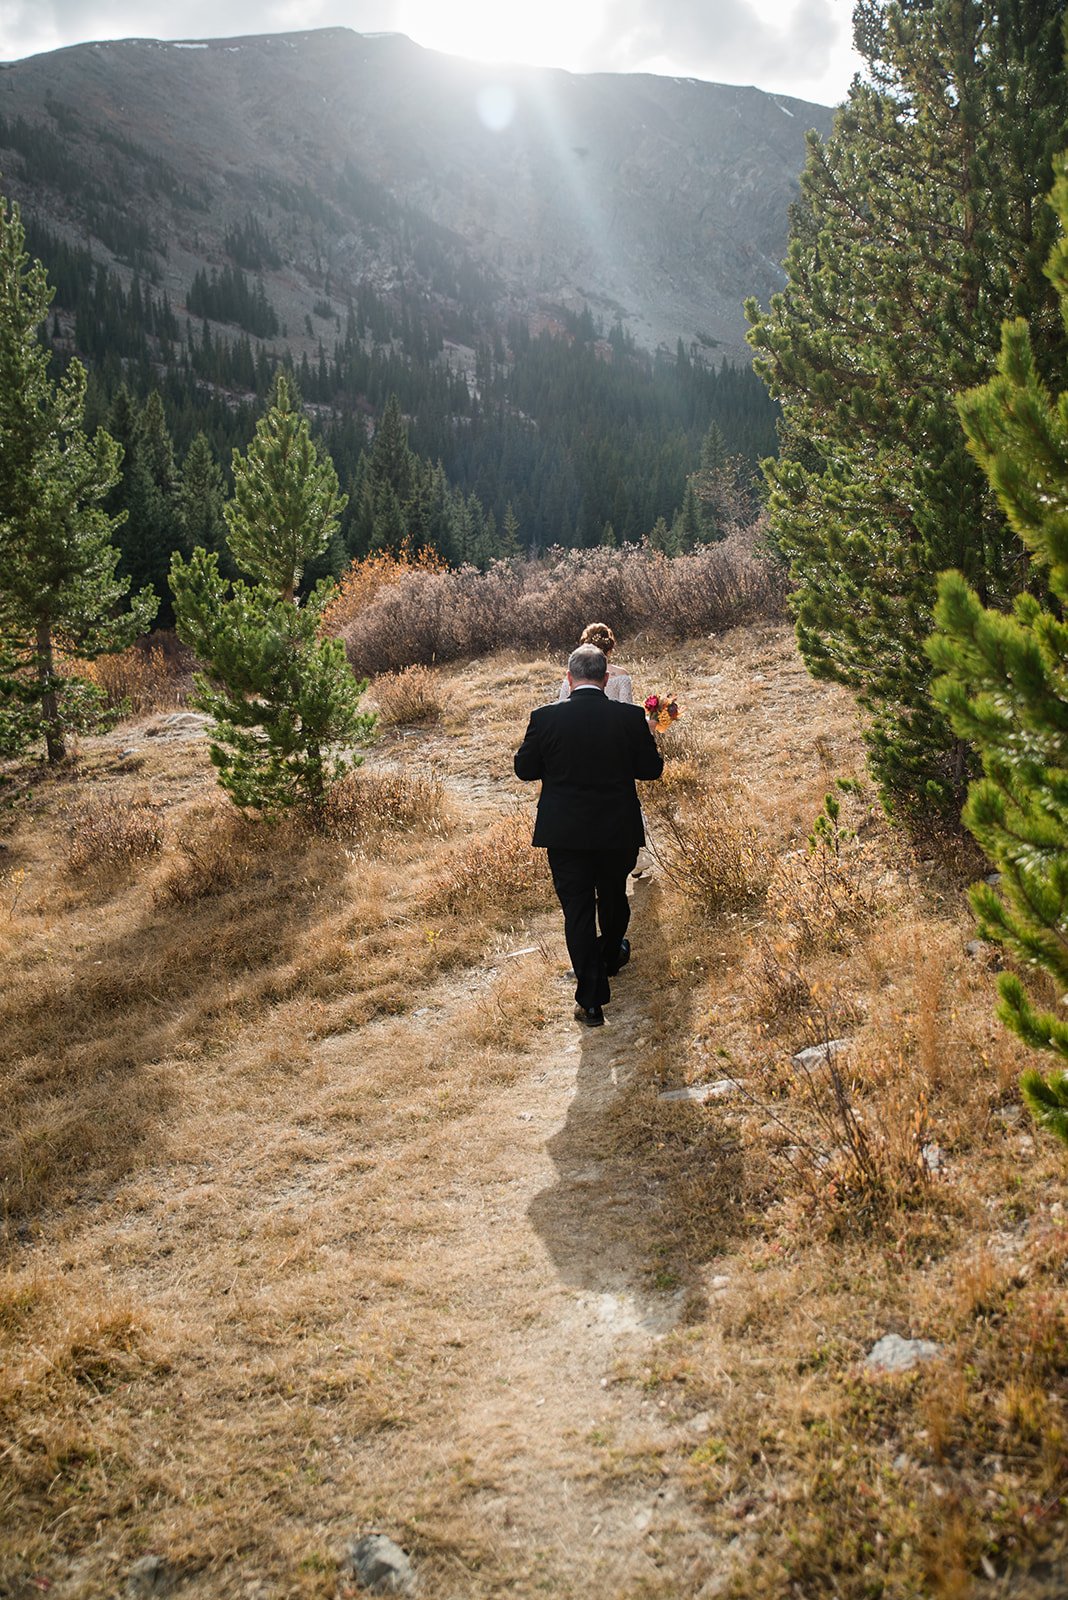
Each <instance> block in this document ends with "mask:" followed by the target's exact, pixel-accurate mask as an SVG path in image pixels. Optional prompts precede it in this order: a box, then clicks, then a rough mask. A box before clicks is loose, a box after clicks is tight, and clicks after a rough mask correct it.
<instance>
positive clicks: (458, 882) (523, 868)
mask: <svg viewBox="0 0 1068 1600" xmlns="http://www.w3.org/2000/svg"><path fill="white" fill-rule="evenodd" d="M551 899H552V880H551V878H550V877H549V868H548V864H547V861H546V857H545V851H544V850H535V849H534V847H533V845H532V844H531V842H530V819H529V817H526V816H514V817H502V818H501V820H500V821H499V822H495V823H493V824H492V826H491V827H489V828H487V830H486V831H485V833H483V834H481V835H480V836H479V837H478V838H477V839H475V841H474V842H473V843H472V844H469V845H468V846H467V847H466V848H465V849H464V851H463V854H462V855H460V856H458V857H457V858H456V860H455V861H454V862H453V863H452V865H451V866H450V867H449V869H448V871H447V872H446V873H445V874H444V875H443V876H442V877H440V878H439V879H438V880H437V882H436V883H434V884H433V885H432V886H431V889H430V893H429V894H428V896H427V900H426V909H427V910H428V911H431V912H434V911H453V912H455V911H462V912H465V913H467V914H470V913H474V912H482V913H483V914H484V913H487V912H493V911H502V910H503V911H509V912H528V911H538V910H541V909H542V908H543V907H544V906H546V905H548V904H549V902H550V901H551Z"/></svg>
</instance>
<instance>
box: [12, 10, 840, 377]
mask: <svg viewBox="0 0 1068 1600" xmlns="http://www.w3.org/2000/svg"><path fill="white" fill-rule="evenodd" d="M831 116H832V113H831V111H829V110H828V109H826V108H823V107H818V106H813V105H811V104H810V103H808V102H804V101H800V100H793V99H791V98H789V97H787V96H783V95H770V94H766V93H765V92H764V91H761V90H759V89H755V88H734V87H730V86H725V85H715V84H708V83H704V82H703V81H702V80H698V79H678V78H659V77H656V76H654V75H651V74H633V75H622V74H611V73H594V74H586V75H578V74H571V73H567V72H565V71H563V70H562V69H544V68H537V69H535V68H524V67H486V66H484V65H482V64H479V63H473V62H469V61H465V60H464V59H462V58H460V57H454V56H446V55H442V54H440V53H438V52H434V51H430V50H426V49H424V48H423V47H421V46H419V45H416V44H414V43H413V42H412V41H411V40H410V39H408V38H407V37H406V36H405V35H403V34H398V33H389V34H377V35H373V34H358V33H355V32H353V31H352V30H349V29H345V28H327V29H313V30H306V31H304V32H300V33H288V34H257V35H251V36H244V37H238V38H235V39H208V40H178V41H160V40H138V39H132V40H122V41H107V42H101V43H96V44H86V45H72V46H67V47H65V48H63V49H61V50H58V51H53V52H49V53H47V54H44V55H39V56H34V57H30V58H28V59H27V60H25V61H18V62H13V63H6V64H3V65H0V117H3V119H4V136H3V137H2V138H0V161H2V166H3V182H4V185H5V188H6V189H7V190H8V191H9V192H10V193H11V194H12V196H13V197H14V198H17V199H19V200H21V201H22V203H23V206H24V209H26V210H27V211H28V212H31V213H32V214H33V215H35V216H36V217H37V218H38V219H39V220H40V221H42V222H43V223H45V224H46V225H48V226H50V227H53V228H55V229H56V230H57V231H58V232H59V233H60V234H61V235H62V236H64V237H66V238H68V239H71V240H73V239H78V240H80V241H81V242H83V243H84V242H88V243H89V244H90V248H91V249H92V250H93V252H94V255H95V256H97V257H98V258H99V259H101V260H103V261H105V262H107V263H108V264H113V263H119V264H123V251H122V250H121V249H120V250H116V249H115V248H114V244H113V243H109V241H108V239H107V238H102V237H101V233H105V234H106V232H107V230H106V229H100V228H98V227H96V226H95V225H94V220H93V216H92V215H90V214H89V213H88V211H87V205H86V195H87V194H92V193H95V192H96V191H101V192H103V193H104V194H106V195H107V196H109V199H108V201H107V204H108V205H109V207H110V208H111V209H112V210H114V211H116V212H117V213H118V214H119V215H120V216H125V217H126V218H127V219H128V221H130V222H131V224H132V223H133V222H134V221H136V223H137V224H138V226H139V228H140V231H141V232H142V234H147V235H148V244H147V247H146V250H145V252H144V255H145V259H146V261H147V260H148V259H151V260H152V263H153V267H152V272H151V274H150V275H152V276H154V278H155V281H156V282H157V283H159V284H161V286H163V287H165V288H166V290H167V292H168V293H169V295H170V297H171V299H172V301H173V302H174V304H175V306H176V307H177V308H181V307H183V306H184V305H185V304H186V299H187V293H188V289H189V286H190V284H191V282H192V278H193V276H194V273H195V272H196V270H198V268H203V269H205V270H208V271H210V270H211V268H213V267H214V268H216V269H218V268H220V267H222V266H223V265H224V264H225V263H226V262H227V260H232V258H233V253H232V250H228V248H227V244H226V239H227V234H228V231H232V230H233V228H234V226H235V225H236V224H238V223H240V222H241V220H242V219H243V218H244V217H245V216H246V215H251V216H254V217H256V218H257V219H259V221H260V222H261V223H262V224H263V227H264V230H265V232H266V233H267V235H268V237H269V238H270V240H271V244H272V248H273V252H274V254H275V255H277V257H278V258H279V259H278V264H277V265H274V264H272V263H271V262H264V263H263V264H262V265H261V266H260V268H259V269H258V270H259V273H260V276H262V278H263V280H264V283H265V285H266V291H267V294H268V296H269V297H270V298H271V299H272V301H274V302H275V303H277V305H278V309H279V315H280V318H281V320H282V322H283V323H284V324H286V325H287V333H286V339H287V341H288V343H289V345H290V347H291V348H296V349H297V350H298V351H299V348H300V342H301V337H302V335H301V331H300V329H301V319H302V318H303V317H310V316H311V315H312V314H313V307H314V303H315V302H316V301H317V300H318V301H319V302H322V300H323V299H324V293H325V298H326V299H331V297H333V298H335V299H339V300H340V301H342V302H344V300H345V299H346V298H349V297H351V296H352V295H353V294H354V292H355V290H356V288H357V286H358V285H359V283H360V282H364V281H370V282H371V283H373V284H374V285H375V286H376V288H377V289H378V290H379V291H380V292H386V293H397V292H398V291H399V290H403V291H404V292H406V293H407V294H409V295H410V296H413V297H416V298H418V297H420V296H421V297H422V300H421V304H422V305H423V307H435V308H440V307H441V306H442V305H444V306H445V307H446V308H448V305H449V303H450V302H453V303H457V302H463V300H464V298H465V296H464V293H463V292H461V293H459V294H458V293H456V292H455V286H450V287H451V291H452V292H445V290H443V288H442V287H441V285H440V284H439V285H437V286H435V283H434V272H433V270H428V269H427V266H426V263H425V262H424V261H421V259H420V250H419V249H415V248H413V242H414V244H415V245H419V246H420V247H421V248H422V254H423V255H424V256H426V255H427V254H428V253H429V254H430V255H434V254H435V253H436V252H441V253H443V254H444V255H445V256H446V257H447V258H448V259H449V261H450V263H451V267H452V270H453V274H454V275H456V274H459V275H460V277H461V279H462V278H463V277H465V276H466V277H467V278H470V279H472V280H474V279H481V280H482V281H481V283H478V284H475V283H474V282H473V281H472V283H471V284H470V285H469V287H468V292H467V299H468V300H469V301H473V302H478V303H479V304H481V305H482V307H483V308H484V311H485V321H486V323H487V325H488V324H489V323H493V322H496V323H497V324H498V325H503V323H504V322H505V321H506V319H507V317H508V316H510V315H520V316H525V317H530V316H534V317H538V316H545V315H549V314H551V312H552V311H553V309H554V308H562V309H564V310H567V311H570V312H574V313H579V312H582V311H584V310H586V309H589V310H590V312H591V313H592V314H593V316H594V317H595V318H597V319H598V320H600V321H601V322H603V323H605V324H611V323H614V322H616V321H618V322H619V323H621V324H622V326H623V327H624V329H625V330H626V332H627V333H628V335H629V336H631V337H632V338H633V339H634V340H635V342H636V343H637V344H638V345H640V346H643V347H645V348H648V349H655V348H656V347H657V346H658V345H667V346H669V347H673V346H674V343H675V341H676V340H677V339H682V340H683V342H684V344H688V345H689V344H693V345H695V346H696V347H699V348H700V347H703V348H705V349H708V350H711V351H715V352H716V354H717V357H718V356H719V355H720V354H726V355H727V356H728V357H729V358H730V359H732V360H741V359H746V358H747V352H746V348H745V346H744V338H743V336H744V319H743V317H742V313H741V302H742V299H743V298H744V297H745V295H747V294H750V293H753V294H756V295H757V296H758V298H761V299H766V298H767V296H768V295H769V294H770V293H772V292H773V291H774V289H775V288H777V287H778V286H779V284H780V283H781V281H782V272H781V268H780V267H779V265H778V262H779V259H780V257H781V255H782V253H783V250H784V248H785V242H786V228H787V214H788V207H789V203H790V200H791V199H792V198H793V197H794V195H795V194H796V192H797V175H798V173H799V171H800V167H801V165H802V162H803V159H804V131H805V128H806V127H807V126H813V127H815V128H816V129H817V131H819V132H826V131H827V129H828V128H829V125H830V120H831ZM17 119H22V123H23V124H25V128H24V129H23V144H24V145H27V146H28V145H29V144H30V143H31V142H32V138H33V137H34V136H35V135H36V136H37V137H38V138H39V139H42V140H43V139H45V138H46V137H47V136H48V135H49V134H52V135H55V136H56V137H58V138H59V140H60V141H61V142H62V146H63V156H64V157H65V159H66V161H67V164H68V167H69V168H70V170H69V171H68V173H67V177H66V181H63V179H62V174H61V175H60V178H59V179H58V180H57V178H56V176H55V171H53V173H52V175H51V177H49V176H48V175H45V176H44V177H42V173H41V170H40V168H41V163H40V162H38V164H37V168H36V169H35V168H34V166H33V163H32V162H30V161H29V160H28V158H27V156H26V153H25V150H23V151H22V152H18V151H17V150H14V146H13V144H12V137H11V130H12V128H13V127H14V126H15V125H16V123H17ZM12 152H14V157H15V159H12ZM58 161H59V157H58V154H57V158H56V161H55V162H53V167H54V168H57V164H58ZM78 169H81V172H82V173H83V174H84V176H85V178H86V180H87V181H85V182H83V183H81V184H79V182H78ZM79 189H80V190H81V193H79ZM99 203H100V204H102V203H104V202H102V201H101V202H99ZM119 231H121V230H119ZM428 239H433V240H436V243H428V242H427V240H428ZM126 256H127V257H129V256H130V251H129V250H127V251H126ZM144 264H145V263H144V262H142V263H141V265H142V267H143V266H144ZM125 265H126V266H127V267H128V268H131V269H132V266H133V265H134V262H133V261H131V260H129V259H127V260H126V262H125ZM307 336H308V335H307V327H306V325H305V328H304V337H307Z"/></svg>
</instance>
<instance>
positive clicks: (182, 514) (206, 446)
mask: <svg viewBox="0 0 1068 1600" xmlns="http://www.w3.org/2000/svg"><path fill="white" fill-rule="evenodd" d="M225 501H226V491H225V487H224V485H223V475H222V468H221V467H220V466H219V463H218V462H217V461H216V459H215V452H214V451H213V450H212V448H211V443H210V441H209V439H208V437H207V435H206V434H204V433H198V434H196V435H195V437H194V438H193V440H192V443H191V444H190V446H189V449H188V450H187V451H186V454H185V460H184V461H183V462H182V471H181V477H180V480H179V484H178V491H177V509H178V527H179V531H180V538H179V545H178V548H179V549H180V550H181V552H182V554H183V555H186V556H188V555H189V554H190V553H191V551H192V550H193V548H194V547H195V546H196V545H198V544H199V545H203V547H204V549H205V550H214V551H216V553H217V554H218V555H219V557H220V560H221V561H222V563H223V570H224V571H225V570H226V562H227V560H228V559H229V547H228V546H227V544H226V519H225V516H224V513H223V506H224V504H225ZM234 575H235V574H234V573H230V572H226V576H227V577H232V576H234Z"/></svg>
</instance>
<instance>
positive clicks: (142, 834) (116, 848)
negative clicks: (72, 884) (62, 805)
mask: <svg viewBox="0 0 1068 1600" xmlns="http://www.w3.org/2000/svg"><path fill="white" fill-rule="evenodd" d="M68 828H69V835H70V843H69V847H68V851H67V865H68V867H69V868H70V870H71V872H75V873H83V872H92V871H95V870H96V869H97V868H101V867H128V866H131V865H132V864H133V863H134V862H135V861H145V860H147V859H148V858H149V857H150V856H154V855H158V854H159V852H160V850H161V849H162V848H163V832H164V830H163V821H162V818H161V817H160V815H159V812H158V811H157V810H156V808H155V806H153V805H152V804H151V802H150V801H148V800H126V799H120V798H119V797H118V796H117V795H101V796H99V797H97V798H94V799H90V800H84V801H82V803H81V804H80V805H78V806H74V807H72V808H71V810H70V812H69V813H68Z"/></svg>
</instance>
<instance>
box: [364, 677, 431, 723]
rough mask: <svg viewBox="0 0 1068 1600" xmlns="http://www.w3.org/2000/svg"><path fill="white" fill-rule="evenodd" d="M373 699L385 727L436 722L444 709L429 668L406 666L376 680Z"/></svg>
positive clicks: (372, 691) (372, 694)
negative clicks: (399, 670)
mask: <svg viewBox="0 0 1068 1600" xmlns="http://www.w3.org/2000/svg"><path fill="white" fill-rule="evenodd" d="M371 696H372V699H373V700H374V702H375V704H376V705H377V706H378V720H379V722H380V723H381V724H382V726H383V727H386V728H390V727H403V726H406V725H410V724H411V723H414V722H436V721H437V720H438V718H439V717H440V716H441V713H442V712H443V711H444V709H445V702H444V700H443V698H442V694H441V688H440V685H439V684H438V680H437V675H436V673H434V672H432V671H431V670H430V668H429V667H405V668H404V670H403V672H385V673H383V674H382V676H381V677H379V678H376V679H375V682H374V684H373V685H372V688H371Z"/></svg>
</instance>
